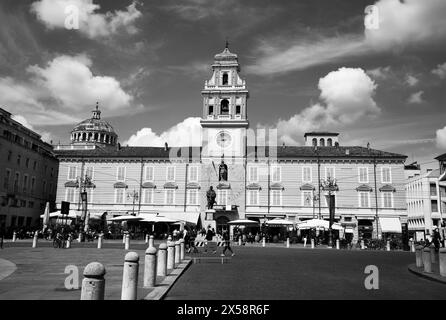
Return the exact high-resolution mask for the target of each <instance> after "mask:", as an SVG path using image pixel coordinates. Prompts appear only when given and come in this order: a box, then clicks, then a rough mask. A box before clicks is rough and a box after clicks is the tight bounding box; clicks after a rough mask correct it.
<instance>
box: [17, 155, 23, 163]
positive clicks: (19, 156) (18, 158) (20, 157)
mask: <svg viewBox="0 0 446 320" xmlns="http://www.w3.org/2000/svg"><path fill="white" fill-rule="evenodd" d="M21 161H22V156H21V155H18V156H17V165H18V166H20V162H21Z"/></svg>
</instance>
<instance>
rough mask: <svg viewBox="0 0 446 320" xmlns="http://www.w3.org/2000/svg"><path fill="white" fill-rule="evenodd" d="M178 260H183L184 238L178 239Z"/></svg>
mask: <svg viewBox="0 0 446 320" xmlns="http://www.w3.org/2000/svg"><path fill="white" fill-rule="evenodd" d="M180 260H181V261H183V260H184V239H181V240H180Z"/></svg>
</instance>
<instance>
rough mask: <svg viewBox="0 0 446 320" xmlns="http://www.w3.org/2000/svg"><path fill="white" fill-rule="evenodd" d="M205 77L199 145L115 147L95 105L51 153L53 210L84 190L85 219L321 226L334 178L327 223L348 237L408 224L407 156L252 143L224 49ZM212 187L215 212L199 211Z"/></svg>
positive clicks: (313, 143)
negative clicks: (280, 221)
mask: <svg viewBox="0 0 446 320" xmlns="http://www.w3.org/2000/svg"><path fill="white" fill-rule="evenodd" d="M212 70H213V73H212V77H211V79H210V80H209V81H206V82H205V86H204V89H203V91H202V96H203V103H202V107H201V110H202V120H201V125H202V146H201V147H188V146H185V147H183V148H174V147H169V146H168V145H167V144H166V146H165V147H164V148H155V147H122V146H120V145H119V143H118V135H117V134H116V132H115V130H114V129H113V127H112V126H111V125H110V124H109V123H107V122H105V121H104V120H102V119H101V113H100V110H99V108H98V107H97V108H96V110H94V111H93V116H92V118H91V119H88V120H86V121H84V122H82V123H81V124H79V125H77V126H76V127H75V128H74V130H73V131H72V133H71V145H69V146H56V147H55V152H56V154H57V156H58V159H59V161H60V168H59V177H58V187H57V203H58V205H59V206H60V203H61V202H62V201H69V202H70V203H71V208H72V209H75V210H76V209H80V207H81V206H80V193H81V191H83V190H85V191H86V192H87V194H88V210H89V211H90V212H91V214H93V215H102V214H103V213H104V212H107V213H108V214H109V216H110V217H111V216H116V215H122V214H127V213H130V214H131V213H133V214H135V215H141V216H144V215H153V214H159V215H161V216H166V217H169V218H173V219H176V220H182V221H184V222H189V223H198V222H201V224H202V225H204V226H207V225H212V226H214V227H215V228H216V229H217V230H221V229H225V228H228V222H229V221H232V220H236V219H245V218H249V219H254V220H258V221H260V222H264V221H265V220H269V219H273V218H277V217H281V218H285V219H289V220H292V221H296V222H298V221H303V220H306V219H311V218H313V217H316V218H317V217H320V218H323V219H328V215H329V212H328V206H327V202H326V200H325V199H326V198H325V195H326V194H327V193H328V191H327V190H325V188H324V184H323V182H324V181H326V180H327V179H335V180H336V183H337V187H336V189H335V190H332V192H333V193H334V194H335V199H336V211H335V220H336V221H338V222H340V223H342V225H343V226H344V227H345V231H344V232H346V233H350V234H352V235H353V237H354V239H358V236H359V235H363V236H366V237H367V236H373V234H375V235H376V232H378V234H381V233H382V232H401V230H402V227H403V229H404V228H405V227H406V226H407V213H406V202H405V188H404V184H405V177H404V162H405V160H406V156H404V155H400V154H395V153H389V152H384V151H380V150H374V149H371V148H370V147H369V146H368V147H361V146H344V145H342V140H341V139H340V137H339V134H337V133H332V132H309V133H307V134H306V135H305V141H306V144H305V146H285V145H283V146H276V145H277V139H275V140H274V134H272V133H270V135H269V138H268V137H267V138H266V139H258V137H257V136H256V133H255V132H254V131H253V130H251V129H250V126H249V121H248V100H249V90H248V87H247V84H246V81H245V80H243V79H242V78H241V77H240V64H239V61H238V56H237V55H236V54H234V53H231V52H230V51H229V49H228V48H227V47H226V48H225V50H224V51H223V52H222V53H220V54H217V55H216V56H215V59H214V63H213V64H212ZM257 134H258V132H257ZM261 141H267V142H266V145H265V143H263V144H262V143H261ZM268 141H271V143H269V142H268ZM257 142H258V143H257ZM222 162H224V164H225V166H224V165H222ZM223 168H224V169H225V170H226V171H225V172H222V169H223ZM86 177H87V179H86ZM211 186H212V187H213V188H214V190H215V191H216V195H217V197H216V205H215V206H214V210H215V212H206V211H207V210H206V209H207V199H206V192H207V191H208V190H209V188H210V187H211Z"/></svg>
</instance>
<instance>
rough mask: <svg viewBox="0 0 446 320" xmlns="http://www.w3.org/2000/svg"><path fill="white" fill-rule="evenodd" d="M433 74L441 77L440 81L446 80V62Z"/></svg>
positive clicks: (433, 71)
mask: <svg viewBox="0 0 446 320" xmlns="http://www.w3.org/2000/svg"><path fill="white" fill-rule="evenodd" d="M432 73H433V74H435V75H437V76H438V77H440V79H446V62H445V63H443V64H439V65H438V66H437V67H436V68H435V69H434V70H432Z"/></svg>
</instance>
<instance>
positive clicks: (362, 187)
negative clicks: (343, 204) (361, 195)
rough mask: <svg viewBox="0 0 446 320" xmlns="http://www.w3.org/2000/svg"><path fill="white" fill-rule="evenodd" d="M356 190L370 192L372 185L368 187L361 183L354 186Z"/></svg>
mask: <svg viewBox="0 0 446 320" xmlns="http://www.w3.org/2000/svg"><path fill="white" fill-rule="evenodd" d="M356 191H358V192H372V191H373V189H372V187H370V186H368V185H366V184H362V185H360V186H359V187H357V188H356Z"/></svg>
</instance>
